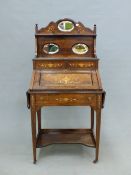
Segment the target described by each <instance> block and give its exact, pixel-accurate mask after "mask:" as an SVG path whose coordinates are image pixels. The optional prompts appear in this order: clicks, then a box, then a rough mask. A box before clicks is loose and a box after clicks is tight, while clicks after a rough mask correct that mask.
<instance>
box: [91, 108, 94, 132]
mask: <svg viewBox="0 0 131 175" xmlns="http://www.w3.org/2000/svg"><path fill="white" fill-rule="evenodd" d="M93 128H94V110H93V108H92V107H91V129H92V130H93Z"/></svg>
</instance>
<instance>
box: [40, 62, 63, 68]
mask: <svg viewBox="0 0 131 175" xmlns="http://www.w3.org/2000/svg"><path fill="white" fill-rule="evenodd" d="M62 65H63V64H62V63H38V66H39V67H41V68H59V67H61V66H62Z"/></svg>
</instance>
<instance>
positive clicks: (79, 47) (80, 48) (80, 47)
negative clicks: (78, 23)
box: [72, 43, 88, 54]
mask: <svg viewBox="0 0 131 175" xmlns="http://www.w3.org/2000/svg"><path fill="white" fill-rule="evenodd" d="M72 51H73V52H74V53H76V54H85V53H87V52H88V46H87V45H86V44H80V43H79V44H75V45H74V46H73V47H72Z"/></svg>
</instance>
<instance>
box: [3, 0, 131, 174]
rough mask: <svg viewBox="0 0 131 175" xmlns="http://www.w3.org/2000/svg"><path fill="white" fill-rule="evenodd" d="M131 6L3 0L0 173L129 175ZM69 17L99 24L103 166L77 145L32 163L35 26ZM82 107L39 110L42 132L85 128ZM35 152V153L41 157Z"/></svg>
mask: <svg viewBox="0 0 131 175" xmlns="http://www.w3.org/2000/svg"><path fill="white" fill-rule="evenodd" d="M130 6H131V2H130V1H129V0H124V1H120V0H115V1H113V0H110V1H105V0H95V1H91V0H79V1H78V0H55V1H53V0H52V1H51V0H43V1H42V0H39V1H35V0H22V1H20V0H12V1H10V0H5V1H1V2H0V119H1V122H0V174H1V175H11V174H12V175H15V174H18V173H19V174H21V175H23V174H24V175H26V174H28V175H29V174H31V175H34V174H35V175H36V174H38V175H39V174H40V175H42V174H43V175H51V174H53V175H55V174H57V175H59V174H68V175H73V174H75V175H77V174H81V175H85V174H86V175H87V174H93V175H96V174H97V175H98V174H101V175H102V174H111V175H118V174H119V175H123V174H125V175H129V174H130V172H131V166H130V163H131V139H130V136H131V127H130V126H131V100H130V99H131V98H130V97H131V91H130V88H131V52H130V50H131V49H130V47H131V37H130V31H131V22H130V17H131V10H130ZM64 17H69V18H72V19H74V20H76V21H81V22H83V23H84V24H85V25H86V26H89V27H93V24H97V29H98V30H97V34H98V37H97V54H98V57H99V58H101V59H100V70H101V77H102V81H103V85H104V88H105V89H106V91H107V96H106V104H105V108H104V110H103V117H102V130H101V147H100V149H101V151H100V161H99V163H98V164H96V165H94V164H93V163H92V160H93V158H94V150H92V149H90V148H86V147H84V146H81V145H62V146H61V145H52V146H50V147H47V148H43V149H41V150H40V154H39V153H38V162H37V164H36V165H33V164H32V145H31V129H30V112H29V111H28V110H27V108H26V96H25V92H26V90H27V89H28V87H29V81H30V78H31V72H32V58H33V57H34V24H35V23H38V24H39V26H46V25H47V24H48V23H49V22H50V21H51V20H54V21H56V20H58V19H59V18H64ZM88 114H89V111H88V108H86V107H61V108H58V107H52V108H45V109H44V110H43V119H44V121H43V127H44V126H45V127H54V128H56V127H63V128H66V127H72V128H75V127H87V125H88V121H89V115H88ZM38 152H39V151H38Z"/></svg>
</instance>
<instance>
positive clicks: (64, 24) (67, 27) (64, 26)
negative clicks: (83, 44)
mask: <svg viewBox="0 0 131 175" xmlns="http://www.w3.org/2000/svg"><path fill="white" fill-rule="evenodd" d="M58 29H59V30H60V31H62V32H71V31H72V30H73V29H74V24H73V22H71V21H61V22H60V23H59V24H58Z"/></svg>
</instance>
